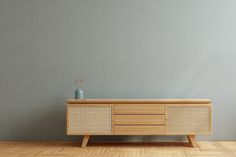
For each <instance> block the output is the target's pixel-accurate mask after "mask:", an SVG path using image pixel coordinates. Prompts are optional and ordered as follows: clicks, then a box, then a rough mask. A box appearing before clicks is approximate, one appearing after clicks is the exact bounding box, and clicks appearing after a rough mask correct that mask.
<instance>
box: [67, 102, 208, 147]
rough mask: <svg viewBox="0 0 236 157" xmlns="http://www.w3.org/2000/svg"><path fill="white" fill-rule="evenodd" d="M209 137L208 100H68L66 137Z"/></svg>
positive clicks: (195, 145)
mask: <svg viewBox="0 0 236 157" xmlns="http://www.w3.org/2000/svg"><path fill="white" fill-rule="evenodd" d="M211 133H212V103H211V100H209V99H76V100H75V99H69V100H67V135H84V138H83V142H82V147H85V146H86V145H87V143H88V141H89V138H90V136H91V135H187V137H188V140H189V143H190V145H191V146H193V147H197V143H196V141H195V135H210V134H211Z"/></svg>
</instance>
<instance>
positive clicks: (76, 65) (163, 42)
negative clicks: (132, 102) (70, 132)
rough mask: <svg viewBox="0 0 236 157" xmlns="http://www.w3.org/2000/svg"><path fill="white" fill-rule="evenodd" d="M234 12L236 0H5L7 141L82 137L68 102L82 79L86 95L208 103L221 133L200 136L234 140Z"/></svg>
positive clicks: (2, 43)
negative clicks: (70, 125) (69, 119)
mask: <svg viewBox="0 0 236 157" xmlns="http://www.w3.org/2000/svg"><path fill="white" fill-rule="evenodd" d="M235 8H236V1H235V0H0V139H1V140H16V139H24V140H65V139H76V138H77V137H75V138H74V137H72V138H68V137H67V136H66V135H65V125H66V123H65V122H66V121H65V101H66V99H67V98H73V94H74V89H75V87H74V85H73V81H74V78H75V77H76V76H83V77H84V79H85V85H84V92H85V97H86V98H210V99H212V100H213V135H212V136H209V137H201V138H200V139H204V140H206V139H212V140H236V95H235V94H236V84H235V81H236V73H235V69H236V61H235V60H236V9H235ZM95 138H96V137H95ZM97 138H98V139H103V138H104V139H109V138H113V140H114V139H115V140H130V139H133V138H134V139H135V138H137V139H138V140H139V139H140V140H153V138H152V137H117V138H114V137H97ZM159 139H160V138H159V137H156V138H155V139H154V140H159Z"/></svg>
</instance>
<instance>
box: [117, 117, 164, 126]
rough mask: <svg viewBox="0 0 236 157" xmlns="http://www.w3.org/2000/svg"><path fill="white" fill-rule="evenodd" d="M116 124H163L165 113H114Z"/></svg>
mask: <svg viewBox="0 0 236 157" xmlns="http://www.w3.org/2000/svg"><path fill="white" fill-rule="evenodd" d="M116 124H131V125H132V124H143V125H150V124H154V125H155V124H156V125H158V124H165V115H115V125H116Z"/></svg>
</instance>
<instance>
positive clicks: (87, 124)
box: [67, 105, 112, 135]
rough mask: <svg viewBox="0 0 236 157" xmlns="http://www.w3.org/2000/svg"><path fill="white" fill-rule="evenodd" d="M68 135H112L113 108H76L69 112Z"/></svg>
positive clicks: (90, 106)
mask: <svg viewBox="0 0 236 157" xmlns="http://www.w3.org/2000/svg"><path fill="white" fill-rule="evenodd" d="M67 123H68V124H67V134H68V135H81V134H112V106H102V105H99V106H96V105H95V106H93V105H89V106H74V107H68V110H67Z"/></svg>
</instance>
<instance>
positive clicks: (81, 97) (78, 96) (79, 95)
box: [75, 88, 84, 99]
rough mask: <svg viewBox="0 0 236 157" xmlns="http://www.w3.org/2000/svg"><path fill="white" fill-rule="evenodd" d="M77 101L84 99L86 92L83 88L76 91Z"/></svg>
mask: <svg viewBox="0 0 236 157" xmlns="http://www.w3.org/2000/svg"><path fill="white" fill-rule="evenodd" d="M75 99H84V91H83V90H82V89H81V88H77V89H76V90H75Z"/></svg>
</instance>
